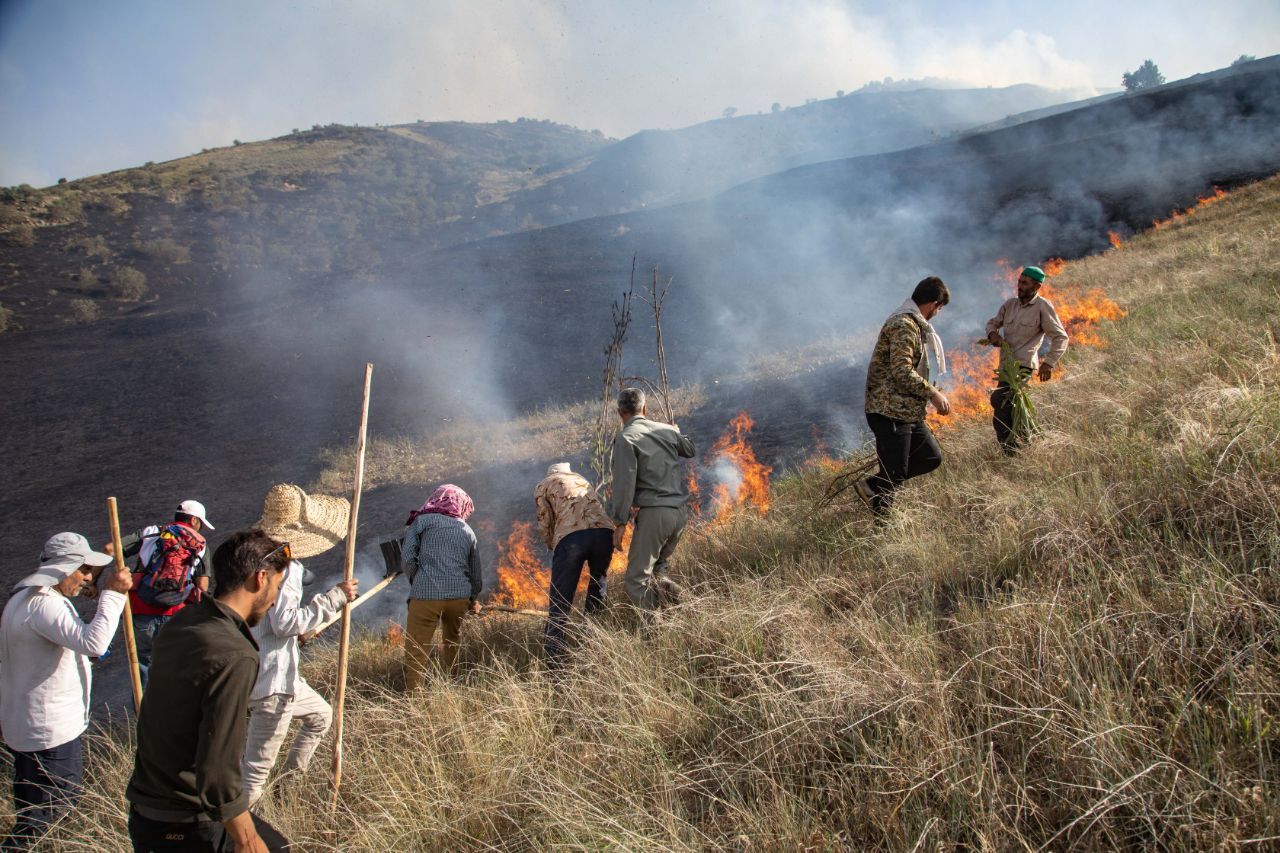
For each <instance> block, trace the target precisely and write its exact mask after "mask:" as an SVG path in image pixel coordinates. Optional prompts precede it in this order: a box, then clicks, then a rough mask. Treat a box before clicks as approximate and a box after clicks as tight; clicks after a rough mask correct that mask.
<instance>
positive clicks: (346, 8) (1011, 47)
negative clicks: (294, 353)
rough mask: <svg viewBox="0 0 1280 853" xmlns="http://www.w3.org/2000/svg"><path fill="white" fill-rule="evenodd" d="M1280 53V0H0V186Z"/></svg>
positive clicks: (1108, 75) (1176, 72)
mask: <svg viewBox="0 0 1280 853" xmlns="http://www.w3.org/2000/svg"><path fill="white" fill-rule="evenodd" d="M1242 53H1248V54H1254V55H1257V56H1266V55H1271V54H1274V53H1280V2H1277V0H1219V2H1213V3H1208V2H1204V0H1170V1H1169V2H1160V0H1152V1H1151V2H1144V3H1116V2H1112V0H1107V2H1102V0H1087V2H1076V3H1071V2H1029V1H1028V0H1022V2H1019V0H974V2H968V3H961V2H944V0H916V1H915V2H911V0H904V2H878V0H867V1H866V2H859V0H844V2H841V0H827V2H823V0H772V2H768V1H767V0H766V2H757V0H710V2H690V0H648V2H646V0H626V2H612V0H581V2H555V0H527V2H500V0H464V2H430V0H416V2H414V0H378V2H375V1H374V0H330V2H319V0H315V2H309V0H295V2H274V1H273V0H216V2H195V0H0V185H8V184H16V183H20V182H26V183H31V184H36V185H44V184H48V183H52V182H53V181H54V180H56V179H57V178H59V177H63V176H65V177H68V178H75V177H80V176H83V175H88V174H94V173H97V172H102V171H108V170H111V169H117V168H123V167H126V166H134V165H139V164H141V163H143V162H145V161H147V160H166V159H170V158H173V157H179V156H182V155H185V154H190V153H192V152H195V151H199V150H200V149H201V148H206V147H215V146H220V145H227V144H230V142H231V140H232V139H242V140H251V139H262V138H266V137H270V136H277V135H280V134H282V133H287V132H288V131H289V130H290V129H291V128H294V127H310V126H311V125H312V124H327V123H329V122H343V123H352V122H356V123H360V124H373V123H384V124H390V123H397V122H405V121H413V120H416V119H420V118H421V119H426V120H444V119H462V120H468V121H490V120H496V119H502V118H508V119H512V118H517V117H519V116H529V117H533V118H549V119H554V120H556V121H561V122H565V123H567V124H572V125H576V126H578V127H582V128H588V129H591V128H598V129H600V130H602V131H604V132H605V133H606V134H609V135H610V136H625V135H627V134H630V133H634V132H635V131H637V130H641V129H644V128H651V127H680V126H684V125H688V124H693V123H695V122H698V121H703V120H706V119H710V118H716V117H718V116H719V115H720V113H721V111H722V110H723V109H724V108H725V107H728V106H733V107H736V108H737V109H738V110H739V111H740V112H744V113H747V112H756V111H758V110H764V111H767V110H768V109H769V105H770V104H771V103H773V102H774V101H778V102H781V103H782V104H784V105H791V104H798V103H803V102H804V100H805V99H806V98H827V97H832V96H833V95H834V94H835V91H836V90H837V89H845V90H853V89H856V88H858V87H859V86H860V85H862V84H864V83H866V82H867V81H869V80H877V79H881V78H883V77H886V76H891V77H895V78H903V77H924V76H938V77H950V78H960V79H964V80H967V81H970V82H973V83H975V84H979V85H997V86H999V85H1008V84H1012V83H1020V82H1029V83H1039V84H1043V85H1049V86H1064V87H1065V86H1070V87H1077V86H1084V87H1098V88H1113V87H1115V86H1117V85H1118V84H1119V81H1120V75H1121V73H1122V72H1123V71H1125V70H1127V69H1132V68H1134V67H1136V66H1137V65H1138V64H1140V63H1141V62H1142V60H1143V59H1146V58H1148V57H1150V58H1151V59H1153V60H1155V62H1156V63H1157V64H1158V65H1159V66H1160V69H1161V70H1162V71H1163V72H1164V74H1165V76H1166V77H1167V78H1169V79H1170V80H1173V79H1177V78H1180V77H1185V76H1188V75H1191V74H1194V73H1197V72H1200V71H1207V70H1211V69H1214V68H1219V67H1222V66H1224V65H1227V64H1229V63H1230V62H1231V60H1233V59H1235V58H1236V57H1237V56H1239V55H1240V54H1242Z"/></svg>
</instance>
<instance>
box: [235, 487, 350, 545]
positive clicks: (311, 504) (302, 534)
mask: <svg viewBox="0 0 1280 853" xmlns="http://www.w3.org/2000/svg"><path fill="white" fill-rule="evenodd" d="M350 518H351V504H350V502H349V501H347V499H346V498H335V497H333V496H331V495H309V494H307V493H306V492H304V491H303V490H302V488H301V487H299V486H295V485H292V484H289V483H284V484H279V485H275V486H272V487H271V489H270V490H269V491H268V492H267V497H266V500H264V501H263V502H262V518H260V519H258V523H257V525H256V527H257V528H258V529H259V530H261V531H262V532H263V533H265V534H267V535H268V536H270V537H271V538H272V539H274V540H276V541H277V542H288V543H289V550H290V551H291V552H292V553H293V556H294V557H295V558H297V559H304V558H306V557H314V556H316V555H317V554H323V553H324V552H325V551H328V550H329V549H330V548H332V547H333V546H334V545H337V544H338V543H339V542H341V541H342V538H343V537H344V536H346V535H347V522H348V520H349V519H350Z"/></svg>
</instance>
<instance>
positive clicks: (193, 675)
mask: <svg viewBox="0 0 1280 853" xmlns="http://www.w3.org/2000/svg"><path fill="white" fill-rule="evenodd" d="M290 559H291V555H290V553H289V546H288V544H285V543H279V542H276V541H275V540H273V539H271V538H270V537H269V536H267V535H266V534H265V533H262V532H260V531H254V532H250V533H237V534H235V535H234V536H232V537H231V538H230V539H228V540H227V541H226V542H224V543H222V545H221V546H220V547H219V548H218V550H217V551H216V552H215V553H214V555H213V574H214V583H215V584H216V587H215V589H216V590H217V592H216V597H215V598H210V597H207V596H206V597H205V598H203V599H201V601H200V602H199V603H198V604H194V605H191V606H189V607H186V608H184V609H183V610H182V611H181V612H180V613H179V614H178V615H176V616H174V617H173V619H172V621H170V622H169V624H168V625H166V626H165V629H164V631H163V633H161V634H160V636H158V637H157V638H156V645H155V652H154V655H153V657H152V662H151V678H150V680H149V683H148V685H147V690H146V692H145V693H144V694H143V698H142V709H141V711H140V712H139V714H138V754H137V758H136V760H135V763H134V768H133V777H132V778H131V779H130V780H129V787H128V788H127V789H126V791H125V796H126V797H127V798H128V800H129V802H130V803H131V805H132V808H131V810H130V813H129V837H130V838H131V839H132V841H133V849H134V850H135V851H139V853H141V852H142V851H168V850H191V851H214V852H215V853H222V851H227V853H230V851H232V850H234V851H236V853H240V851H253V853H261V851H277V850H287V849H288V845H289V842H288V841H287V840H286V839H285V838H284V836H282V835H280V833H279V832H277V831H276V830H275V829H274V828H272V827H271V826H270V825H269V824H267V823H266V822H265V821H263V820H261V819H260V818H257V817H254V816H252V815H250V814H249V801H248V795H247V793H246V791H245V789H244V785H243V783H242V780H241V775H240V759H241V756H242V755H243V754H244V745H245V738H246V736H247V732H248V722H247V721H248V708H249V692H250V691H251V690H252V689H253V684H254V681H256V680H257V677H258V645H257V643H255V642H254V639H253V634H252V633H250V630H249V629H250V628H252V627H253V626H254V625H256V624H257V623H258V622H259V621H261V619H262V617H263V616H265V615H266V613H267V611H268V610H270V609H271V606H272V605H273V604H275V600H276V594H277V593H278V592H279V590H280V583H281V581H282V580H283V579H284V573H285V569H286V568H288V566H289V561H290Z"/></svg>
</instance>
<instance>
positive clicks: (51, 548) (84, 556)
mask: <svg viewBox="0 0 1280 853" xmlns="http://www.w3.org/2000/svg"><path fill="white" fill-rule="evenodd" d="M113 562H115V558H114V557H112V556H111V555H110V554H103V553H102V552H101V551H95V550H93V548H91V547H90V546H89V540H88V539H85V538H84V537H83V536H81V535H80V534H79V533H59V534H57V535H55V536H53V537H51V538H50V539H49V541H48V542H46V543H44V550H43V551H42V552H40V568H39V569H37V570H36V571H34V572H32V573H31V574H29V575H27V576H26V577H25V578H23V579H22V580H20V581H18V582H17V583H16V584H15V585H14V587H13V588H14V589H22V588H23V587H27V586H54V585H55V584H58V583H61V582H62V581H63V580H65V579H66V578H67V577H69V576H70V575H71V573H72V572H74V571H75V570H76V569H78V568H80V567H81V566H84V565H89V566H109V565H111V564H112V563H113Z"/></svg>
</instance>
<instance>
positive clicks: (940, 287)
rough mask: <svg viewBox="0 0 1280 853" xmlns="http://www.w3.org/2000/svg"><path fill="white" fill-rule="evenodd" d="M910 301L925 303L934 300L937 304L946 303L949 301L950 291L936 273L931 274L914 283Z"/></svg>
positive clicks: (918, 303)
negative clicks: (914, 286) (914, 287)
mask: <svg viewBox="0 0 1280 853" xmlns="http://www.w3.org/2000/svg"><path fill="white" fill-rule="evenodd" d="M911 301H912V302H914V303H915V304H917V305H927V304H929V303H930V302H936V303H938V304H939V305H946V304H947V303H948V302H950V301H951V291H950V290H947V285H946V284H945V283H943V281H942V279H940V278H938V277H937V276H936V275H931V276H929V277H928V278H926V279H924V280H923V281H921V282H920V283H919V284H917V285H916V289H915V290H913V291H911Z"/></svg>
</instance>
